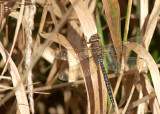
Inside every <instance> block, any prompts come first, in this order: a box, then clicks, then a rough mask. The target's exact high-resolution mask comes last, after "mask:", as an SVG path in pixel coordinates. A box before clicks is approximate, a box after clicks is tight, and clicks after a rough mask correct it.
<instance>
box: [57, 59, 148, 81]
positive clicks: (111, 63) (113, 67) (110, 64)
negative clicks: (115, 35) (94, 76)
mask: <svg viewBox="0 0 160 114" xmlns="http://www.w3.org/2000/svg"><path fill="white" fill-rule="evenodd" d="M97 62H98V61H97ZM123 63H124V65H125V69H123V70H125V71H128V70H134V69H135V68H136V64H137V57H129V58H128V57H124V62H123ZM145 63H146V66H147V62H146V61H145ZM77 65H79V66H80V64H77ZM77 65H75V66H73V67H70V68H68V69H66V70H65V71H64V72H62V73H61V74H60V76H59V79H60V80H62V81H67V80H68V76H70V72H71V73H73V72H75V70H77V71H79V73H76V75H75V77H76V79H80V78H82V73H81V72H80V69H79V68H78V69H76V68H75V67H77ZM107 69H108V70H110V71H118V70H122V68H121V64H119V63H118V62H117V57H116V56H112V58H111V60H110V59H107ZM84 73H86V74H87V75H88V76H90V75H89V74H88V73H89V71H88V69H86V70H85V71H84Z"/></svg>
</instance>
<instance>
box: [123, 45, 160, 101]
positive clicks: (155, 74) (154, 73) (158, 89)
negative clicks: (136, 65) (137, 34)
mask: <svg viewBox="0 0 160 114" xmlns="http://www.w3.org/2000/svg"><path fill="white" fill-rule="evenodd" d="M124 45H125V46H127V47H128V48H130V49H132V50H133V51H135V52H136V53H137V54H138V56H140V57H141V58H143V59H144V60H146V61H147V63H148V68H149V70H150V73H151V77H152V80H153V85H154V88H155V93H156V95H157V99H158V102H159V104H160V83H159V80H160V75H159V70H158V67H157V64H156V63H155V61H154V59H153V58H152V56H151V55H150V53H149V52H148V51H146V49H144V48H143V47H142V46H140V45H138V44H136V43H125V44H124Z"/></svg>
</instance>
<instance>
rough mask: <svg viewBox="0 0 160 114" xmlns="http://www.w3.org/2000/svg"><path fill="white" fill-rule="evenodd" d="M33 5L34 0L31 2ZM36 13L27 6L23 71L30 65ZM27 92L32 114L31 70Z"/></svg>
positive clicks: (34, 7)
mask: <svg viewBox="0 0 160 114" xmlns="http://www.w3.org/2000/svg"><path fill="white" fill-rule="evenodd" d="M31 2H32V3H33V4H34V3H35V0H31ZM35 13H36V6H35V5H31V6H29V12H28V17H27V19H26V21H27V26H26V27H25V33H26V47H25V69H26V70H27V69H28V68H29V66H30V64H31V54H32V49H31V45H32V30H33V28H34V15H35ZM27 85H28V86H27V90H28V91H29V94H28V99H29V104H30V110H31V113H32V114H34V99H33V81H32V70H30V71H29V72H28V76H27Z"/></svg>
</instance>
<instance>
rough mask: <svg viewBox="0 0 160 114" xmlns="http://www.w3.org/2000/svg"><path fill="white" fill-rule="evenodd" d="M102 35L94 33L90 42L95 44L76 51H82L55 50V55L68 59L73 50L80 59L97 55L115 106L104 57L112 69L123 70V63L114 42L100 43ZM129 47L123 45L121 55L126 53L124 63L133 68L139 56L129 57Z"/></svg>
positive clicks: (133, 40) (132, 40)
mask: <svg viewBox="0 0 160 114" xmlns="http://www.w3.org/2000/svg"><path fill="white" fill-rule="evenodd" d="M100 39H101V38H100V36H99V35H98V34H94V35H92V36H91V38H90V41H89V43H91V44H93V45H94V46H92V47H90V48H82V49H78V50H76V51H79V52H80V53H72V51H75V50H73V49H61V51H60V52H58V51H55V52H54V55H55V57H56V58H58V59H62V60H68V61H69V59H68V55H69V52H71V54H72V55H73V56H74V57H75V58H76V59H79V60H84V59H89V58H90V57H96V59H97V62H98V64H99V65H100V68H101V71H102V74H103V77H104V81H105V84H106V88H107V91H108V94H109V97H110V100H111V103H112V105H113V106H115V103H114V99H113V94H112V91H111V84H110V82H109V79H108V76H107V72H106V70H105V66H104V63H103V60H104V57H106V59H107V69H109V70H112V71H118V70H121V65H120V63H119V61H118V60H117V56H116V53H115V49H114V45H113V44H109V45H106V46H102V45H101V43H100ZM139 40H140V38H132V39H131V40H130V41H131V42H135V41H139ZM89 50H90V51H91V52H92V55H91V56H90V55H88V51H89ZM126 51H127V49H126V48H125V47H123V51H122V53H121V55H124V56H123V57H124V63H125V64H127V65H128V67H129V69H132V68H134V67H135V65H136V61H137V57H127V55H126V56H125V54H126ZM74 70H75V68H74V67H72V68H69V71H71V72H74ZM84 73H86V74H87V75H88V76H90V72H89V69H86V70H85V71H84ZM65 74H66V73H65V71H64V72H62V73H61V74H60V76H59V79H60V80H63V81H67V80H68V77H67V75H65Z"/></svg>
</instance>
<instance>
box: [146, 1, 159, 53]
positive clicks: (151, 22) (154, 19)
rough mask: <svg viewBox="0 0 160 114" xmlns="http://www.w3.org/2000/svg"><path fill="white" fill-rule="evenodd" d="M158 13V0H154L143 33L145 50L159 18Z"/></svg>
mask: <svg viewBox="0 0 160 114" xmlns="http://www.w3.org/2000/svg"><path fill="white" fill-rule="evenodd" d="M159 14H160V1H159V0H156V1H155V3H154V7H153V10H152V13H151V15H150V17H149V20H148V23H147V27H146V32H145V34H144V43H145V48H146V49H147V50H148V48H149V45H150V42H151V39H152V37H153V33H154V31H155V28H156V25H157V22H158V19H159Z"/></svg>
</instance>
